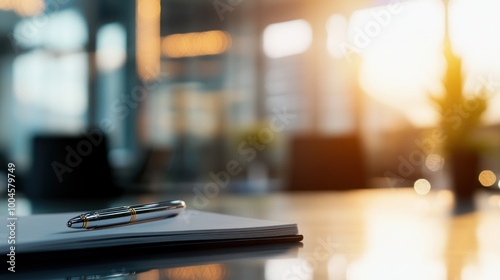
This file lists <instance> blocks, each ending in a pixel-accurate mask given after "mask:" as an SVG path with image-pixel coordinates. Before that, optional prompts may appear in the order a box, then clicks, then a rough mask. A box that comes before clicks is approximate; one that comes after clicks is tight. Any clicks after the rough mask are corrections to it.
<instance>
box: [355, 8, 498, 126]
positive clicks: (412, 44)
mask: <svg viewBox="0 0 500 280" xmlns="http://www.w3.org/2000/svg"><path fill="white" fill-rule="evenodd" d="M450 2H451V3H450V34H451V39H452V44H453V48H454V50H455V52H457V54H458V55H460V56H461V57H462V58H463V64H464V74H465V75H466V77H464V81H465V90H466V92H469V93H471V94H473V93H474V92H477V91H478V90H479V89H481V88H482V89H484V90H487V91H488V93H489V94H490V96H492V97H491V100H490V103H489V104H490V106H489V110H488V112H487V113H486V115H485V121H486V122H487V123H493V122H495V120H496V122H498V120H499V119H500V115H499V113H496V112H498V111H500V110H498V108H500V97H498V95H497V94H495V93H496V92H498V91H499V90H500V63H499V62H500V52H498V50H499V49H500V37H498V36H496V35H495V34H497V31H496V30H495V29H496V28H497V27H498V26H500V17H497V16H496V14H498V12H499V11H500V2H498V1H494V0H481V1H473V0H455V1H450ZM486 19H487V20H486ZM443 35H444V9H443V4H442V2H441V1H438V0H435V1H434V0H429V1H408V2H401V3H398V6H394V4H393V5H392V7H391V5H387V6H381V7H377V8H374V9H366V10H360V11H357V12H355V13H354V14H353V15H352V16H351V18H350V22H349V42H350V50H351V51H353V52H354V53H359V54H360V55H361V56H362V57H363V62H362V64H361V65H360V83H361V86H362V88H363V89H364V91H365V92H366V93H367V94H368V95H369V96H370V97H372V98H374V99H375V100H377V101H378V102H381V103H383V104H385V105H386V106H388V107H390V108H392V109H395V110H397V111H400V112H402V113H404V114H405V116H406V117H407V118H408V120H409V121H410V122H411V123H412V124H413V125H415V126H418V127H426V126H432V125H435V124H436V122H437V119H438V115H437V113H436V112H435V110H434V107H433V104H432V103H431V102H430V100H429V98H428V94H440V92H441V91H442V86H441V79H442V75H443V72H444V67H445V61H444V57H443V55H442V43H443V38H444V36H443ZM497 80H498V81H497Z"/></svg>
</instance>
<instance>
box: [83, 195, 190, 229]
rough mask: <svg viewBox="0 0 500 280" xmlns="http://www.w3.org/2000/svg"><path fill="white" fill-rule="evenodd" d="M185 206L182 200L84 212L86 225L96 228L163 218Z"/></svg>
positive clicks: (172, 214) (173, 214)
mask: <svg viewBox="0 0 500 280" xmlns="http://www.w3.org/2000/svg"><path fill="white" fill-rule="evenodd" d="M184 208H185V204H184V202H183V201H181V200H172V201H164V202H156V203H150V204H142V205H132V206H120V207H114V208H108V209H104V210H99V211H95V212H89V213H86V214H84V216H85V220H86V224H85V225H86V226H84V227H85V228H94V227H103V226H111V225H118V224H127V223H133V222H138V221H147V220H154V219H162V218H167V217H172V216H175V215H178V214H180V213H182V212H183V211H184Z"/></svg>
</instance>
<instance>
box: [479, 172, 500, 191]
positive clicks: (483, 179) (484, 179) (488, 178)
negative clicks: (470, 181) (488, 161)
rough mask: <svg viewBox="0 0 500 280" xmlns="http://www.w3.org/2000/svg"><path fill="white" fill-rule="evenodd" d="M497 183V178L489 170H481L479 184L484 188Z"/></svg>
mask: <svg viewBox="0 0 500 280" xmlns="http://www.w3.org/2000/svg"><path fill="white" fill-rule="evenodd" d="M496 181H497V176H496V175H495V173H493V171H491V170H483V171H481V173H479V182H480V183H481V185H483V186H484V187H491V186H493V184H495V182H496Z"/></svg>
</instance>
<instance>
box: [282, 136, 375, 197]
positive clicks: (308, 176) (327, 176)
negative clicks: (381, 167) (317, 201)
mask: <svg viewBox="0 0 500 280" xmlns="http://www.w3.org/2000/svg"><path fill="white" fill-rule="evenodd" d="M290 149H291V151H290V157H291V158H290V161H289V162H290V165H289V170H288V174H289V175H288V182H287V183H286V188H287V189H288V190H291V191H322V190H350V189H360V188H366V187H367V185H368V183H367V181H368V176H367V170H366V167H365V160H364V156H363V150H362V146H361V141H360V139H359V137H357V136H343V137H324V136H315V135H304V136H296V137H294V138H293V139H292V141H291V145H290Z"/></svg>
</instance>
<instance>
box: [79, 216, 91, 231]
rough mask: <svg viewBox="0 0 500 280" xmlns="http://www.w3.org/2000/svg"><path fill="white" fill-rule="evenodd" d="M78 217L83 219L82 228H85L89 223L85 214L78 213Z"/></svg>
mask: <svg viewBox="0 0 500 280" xmlns="http://www.w3.org/2000/svg"><path fill="white" fill-rule="evenodd" d="M80 218H82V220H83V226H82V227H83V228H87V226H88V225H89V220H87V216H85V215H84V214H81V215H80Z"/></svg>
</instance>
